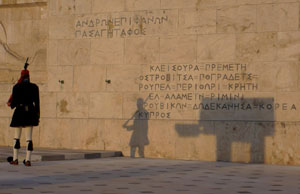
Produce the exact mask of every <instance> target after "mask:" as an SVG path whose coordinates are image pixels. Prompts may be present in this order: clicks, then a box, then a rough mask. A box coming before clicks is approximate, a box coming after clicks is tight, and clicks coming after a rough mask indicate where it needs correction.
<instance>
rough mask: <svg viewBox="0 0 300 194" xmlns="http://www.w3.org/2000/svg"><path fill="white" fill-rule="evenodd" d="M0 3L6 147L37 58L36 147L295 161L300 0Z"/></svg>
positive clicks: (1, 137)
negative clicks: (17, 98)
mask: <svg viewBox="0 0 300 194" xmlns="http://www.w3.org/2000/svg"><path fill="white" fill-rule="evenodd" d="M0 5H1V6H0V21H1V23H2V26H1V30H2V31H1V30H0V38H1V39H0V40H1V45H2V46H0V99H1V101H0V126H1V127H0V129H1V130H0V145H11V144H12V136H13V130H12V129H9V127H8V126H9V122H10V117H11V115H12V110H10V109H9V108H8V107H7V106H6V104H5V103H6V101H7V99H8V97H9V95H10V92H11V89H12V86H13V84H14V83H15V82H16V81H17V79H18V77H19V72H20V70H21V69H22V66H23V63H24V61H25V58H26V57H30V60H29V62H30V63H31V66H30V67H29V69H30V71H31V79H32V81H33V82H35V83H37V84H38V85H39V87H40V97H41V116H42V118H41V122H40V126H39V127H37V128H35V130H34V143H35V146H37V147H50V148H73V149H106V150H121V151H122V152H123V153H124V154H125V155H126V156H129V155H130V153H131V151H132V150H133V149H134V145H140V147H141V148H144V155H145V156H146V157H159V158H176V159H193V160H207V161H216V160H221V161H233V162H264V163H268V164H288V165H299V164H300V154H299V150H300V141H299V139H300V132H299V129H298V128H299V118H300V111H299V110H300V102H299V98H298V96H299V94H300V88H299V84H300V83H299V59H300V49H299V48H300V32H299V19H300V17H299V7H300V4H299V2H298V0H188V1H187V0H152V1H148V0H109V1H107V0H61V1H59V0H49V1H48V2H47V1H38V0H31V1H25V0H24V1H22V0H17V1H14V2H12V1H0ZM4 29H5V30H4ZM141 150H142V149H141ZM137 151H138V149H137ZM140 153H141V152H140ZM136 155H137V156H138V153H136Z"/></svg>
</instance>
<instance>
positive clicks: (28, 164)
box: [23, 160, 31, 166]
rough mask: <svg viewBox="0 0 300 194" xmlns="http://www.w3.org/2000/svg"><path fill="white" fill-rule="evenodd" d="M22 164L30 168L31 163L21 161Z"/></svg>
mask: <svg viewBox="0 0 300 194" xmlns="http://www.w3.org/2000/svg"><path fill="white" fill-rule="evenodd" d="M23 164H24V165H25V166H31V162H30V161H28V160H27V161H25V160H23Z"/></svg>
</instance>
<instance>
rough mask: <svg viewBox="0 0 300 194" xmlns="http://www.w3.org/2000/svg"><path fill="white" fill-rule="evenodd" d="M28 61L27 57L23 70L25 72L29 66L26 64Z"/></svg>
mask: <svg viewBox="0 0 300 194" xmlns="http://www.w3.org/2000/svg"><path fill="white" fill-rule="evenodd" d="M28 59H29V57H27V59H26V62H25V65H24V69H25V70H27V67H28V66H29V64H28Z"/></svg>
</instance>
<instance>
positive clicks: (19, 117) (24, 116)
mask: <svg viewBox="0 0 300 194" xmlns="http://www.w3.org/2000/svg"><path fill="white" fill-rule="evenodd" d="M10 107H11V108H12V109H13V108H15V107H16V110H15V111H14V114H13V117H12V121H11V124H10V126H11V127H28V126H38V125H39V119H40V100H39V88H38V86H37V85H36V84H33V83H30V82H24V81H23V82H21V83H17V84H16V85H15V86H14V88H13V94H12V101H11V105H10Z"/></svg>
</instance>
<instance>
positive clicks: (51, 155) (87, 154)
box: [0, 147, 122, 162]
mask: <svg viewBox="0 0 300 194" xmlns="http://www.w3.org/2000/svg"><path fill="white" fill-rule="evenodd" d="M19 155H20V156H19V161H23V159H24V158H25V155H26V150H25V148H21V149H20V154H19ZM8 156H12V148H11V147H0V162H6V158H7V157H8ZM120 156H122V152H120V151H90V150H68V149H57V150H55V149H45V148H36V149H35V150H34V151H33V153H32V161H33V162H35V161H58V160H80V159H95V158H107V157H120Z"/></svg>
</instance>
